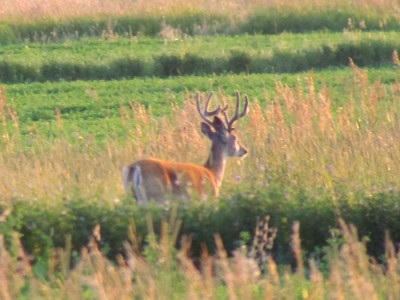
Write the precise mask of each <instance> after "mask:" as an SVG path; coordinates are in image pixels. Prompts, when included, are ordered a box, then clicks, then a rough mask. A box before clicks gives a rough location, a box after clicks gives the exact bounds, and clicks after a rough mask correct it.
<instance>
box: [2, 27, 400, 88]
mask: <svg viewBox="0 0 400 300" xmlns="http://www.w3.org/2000/svg"><path fill="white" fill-rule="evenodd" d="M399 41H400V34H399V33H398V32H387V33H382V32H377V33H363V32H346V33H313V34H282V35H279V36H261V35H256V36H249V35H242V36H235V37H222V36H220V37H217V36H214V37H186V38H179V37H178V38H177V39H172V40H168V39H161V38H155V39H151V38H133V39H127V38H124V39H117V40H115V41H105V40H97V39H86V40H82V41H80V42H76V41H68V42H64V43H52V44H39V43H26V44H17V45H9V46H4V47H1V48H0V53H1V54H2V55H3V56H2V59H1V60H0V80H1V81H3V82H9V83H13V82H31V81H57V80H67V81H71V80H110V79H121V78H132V77H144V76H156V77H168V76H177V75H207V74H227V73H272V72H300V71H305V70H310V69H312V68H316V69H322V68H326V67H332V66H344V65H347V64H348V63H349V59H350V58H351V59H352V60H353V61H354V62H355V63H356V64H357V65H360V66H382V65H390V64H392V57H393V53H394V52H395V51H397V52H399V51H400V42H399Z"/></svg>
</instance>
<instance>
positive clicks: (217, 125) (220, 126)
mask: <svg viewBox="0 0 400 300" xmlns="http://www.w3.org/2000/svg"><path fill="white" fill-rule="evenodd" d="M213 126H214V128H215V130H217V131H218V130H220V129H223V128H225V124H224V122H223V121H222V120H221V118H219V117H217V116H215V117H214V120H213Z"/></svg>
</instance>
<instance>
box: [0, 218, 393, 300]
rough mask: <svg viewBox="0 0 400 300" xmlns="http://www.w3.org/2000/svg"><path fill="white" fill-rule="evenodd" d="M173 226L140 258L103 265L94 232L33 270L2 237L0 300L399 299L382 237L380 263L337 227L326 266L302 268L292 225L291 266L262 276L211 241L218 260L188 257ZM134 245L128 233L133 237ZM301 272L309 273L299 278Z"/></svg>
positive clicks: (244, 258)
mask: <svg viewBox="0 0 400 300" xmlns="http://www.w3.org/2000/svg"><path fill="white" fill-rule="evenodd" d="M177 226H179V225H178V224H177V223H172V225H168V224H167V223H164V224H163V225H162V227H163V229H162V235H161V237H160V238H159V239H157V238H155V236H153V235H150V236H149V244H148V248H147V250H146V254H145V255H144V256H142V255H140V254H138V252H137V251H136V248H135V244H134V242H133V243H126V247H125V252H126V256H125V257H122V256H120V257H119V258H118V262H117V263H111V262H110V261H108V260H107V259H106V258H105V256H104V255H103V253H102V252H101V250H100V249H99V247H98V241H99V239H100V238H101V235H100V228H95V230H94V237H93V238H92V240H91V241H90V242H89V244H88V245H87V247H85V248H84V249H82V252H81V257H80V259H79V260H78V261H76V262H74V263H73V267H72V268H70V264H71V253H70V249H68V247H67V248H66V249H54V253H53V255H52V258H51V259H50V261H49V262H48V263H47V267H46V268H44V269H43V268H37V267H35V266H33V267H32V266H31V264H30V258H29V257H28V256H27V255H26V254H25V253H24V251H23V249H22V248H21V245H20V244H19V243H18V239H17V238H16V239H15V240H14V251H7V250H6V248H5V246H4V242H3V239H2V237H0V276H1V277H0V278H1V281H0V296H1V298H2V299H5V300H8V299H16V298H18V299H19V298H25V297H27V298H29V299H53V298H54V297H57V298H61V299H64V298H65V299H132V298H135V299H328V298H329V299H330V298H332V299H363V298H365V299H380V298H385V299H397V298H398V297H399V294H400V286H399V276H400V273H399V270H400V269H399V264H400V262H399V257H398V255H396V253H395V250H394V245H393V243H392V242H391V241H390V238H389V236H387V237H386V249H387V251H386V254H385V261H386V265H385V266H383V265H380V264H378V263H376V261H374V260H370V259H369V257H368V255H367V254H366V249H365V243H364V242H363V241H362V240H360V239H359V237H358V234H357V230H356V229H355V228H354V226H351V225H347V224H345V223H344V222H341V231H340V235H341V237H342V242H341V243H340V244H333V245H331V247H329V249H328V256H329V260H328V267H327V268H326V269H321V268H320V267H319V266H318V265H317V264H316V262H315V261H313V260H310V261H308V262H303V261H302V258H301V252H302V249H301V237H300V236H299V232H298V224H295V226H293V243H292V245H293V252H294V253H296V254H297V255H296V257H297V260H296V262H295V265H296V267H295V268H294V269H290V268H278V266H277V265H276V263H275V262H274V260H273V259H272V258H268V260H267V261H266V264H265V272H264V273H262V272H261V270H260V269H259V266H258V264H257V263H256V261H255V260H254V259H253V258H249V256H248V254H247V249H246V248H241V249H238V250H237V251H235V252H234V255H233V257H232V258H229V259H228V257H227V255H226V252H225V250H224V247H223V245H222V242H221V240H220V238H218V236H217V237H216V239H215V240H216V245H217V248H218V251H217V253H216V255H214V256H212V255H210V254H208V252H207V250H206V249H204V250H203V254H202V256H201V259H200V261H198V262H196V263H195V261H193V260H192V259H191V257H190V251H189V249H190V239H188V238H183V239H182V241H181V247H180V249H179V250H176V249H175V248H174V247H173V244H174V242H175V232H176V229H177ZM132 237H133V239H132V241H134V235H133V236H132ZM304 270H307V273H306V272H304Z"/></svg>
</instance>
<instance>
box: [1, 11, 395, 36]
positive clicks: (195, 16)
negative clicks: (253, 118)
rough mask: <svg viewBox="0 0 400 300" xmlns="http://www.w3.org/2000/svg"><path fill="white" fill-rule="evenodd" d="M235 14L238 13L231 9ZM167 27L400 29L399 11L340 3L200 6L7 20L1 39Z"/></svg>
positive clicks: (233, 31)
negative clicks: (243, 8)
mask: <svg viewBox="0 0 400 300" xmlns="http://www.w3.org/2000/svg"><path fill="white" fill-rule="evenodd" d="M233 15H234V14H233ZM165 28H175V29H177V30H179V31H180V32H181V33H182V34H186V35H215V34H229V35H239V34H279V33H283V32H293V33H304V32H310V31H321V30H327V31H336V32H337V31H343V30H345V29H347V30H364V31H378V30H379V31H392V30H398V29H399V28H400V18H399V17H398V15H396V14H395V12H393V13H391V12H390V11H388V10H387V11H385V12H384V13H382V12H381V11H379V10H375V11H374V10H370V9H368V8H362V7H360V8H359V9H357V10H354V9H347V8H346V6H343V7H341V8H340V9H338V8H329V7H327V8H324V9H318V10H311V9H304V8H303V9H302V10H299V9H290V8H289V9H288V7H284V8H279V7H270V8H268V10H267V9H261V10H258V11H256V12H252V13H250V14H248V15H247V16H245V17H243V18H239V17H233V16H230V15H229V14H226V13H225V14H223V13H220V14H218V13H210V12H202V11H185V12H183V13H180V12H177V13H167V14H165V15H160V14H152V13H147V14H146V13H145V14H133V15H127V16H104V17H102V16H91V17H85V18H84V17H77V18H70V19H67V20H53V19H48V18H47V19H44V20H35V21H25V22H24V21H18V22H16V21H14V22H12V21H3V22H2V24H0V43H2V44H8V43H16V42H21V41H22V42H52V41H60V40H61V41H63V40H65V39H80V38H83V37H110V36H137V35H142V36H143V35H145V36H157V35H160V32H162V31H163V30H165Z"/></svg>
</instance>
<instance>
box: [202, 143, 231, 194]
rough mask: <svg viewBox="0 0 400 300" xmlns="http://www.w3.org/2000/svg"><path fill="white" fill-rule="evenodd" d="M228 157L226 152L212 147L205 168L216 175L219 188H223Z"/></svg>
mask: <svg viewBox="0 0 400 300" xmlns="http://www.w3.org/2000/svg"><path fill="white" fill-rule="evenodd" d="M226 157H227V155H226V153H225V151H224V150H222V149H220V148H219V147H217V146H215V145H212V146H211V151H210V155H209V156H208V159H207V161H206V162H205V164H204V167H205V168H207V169H209V170H210V171H211V172H212V173H213V174H214V176H215V179H216V182H217V185H218V187H219V186H221V183H222V179H223V177H224V172H225V164H226Z"/></svg>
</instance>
